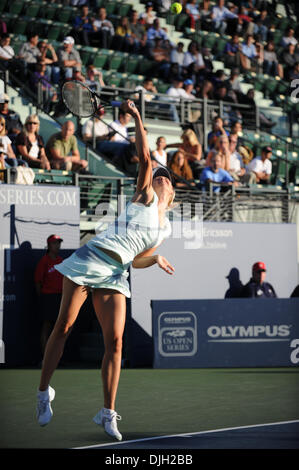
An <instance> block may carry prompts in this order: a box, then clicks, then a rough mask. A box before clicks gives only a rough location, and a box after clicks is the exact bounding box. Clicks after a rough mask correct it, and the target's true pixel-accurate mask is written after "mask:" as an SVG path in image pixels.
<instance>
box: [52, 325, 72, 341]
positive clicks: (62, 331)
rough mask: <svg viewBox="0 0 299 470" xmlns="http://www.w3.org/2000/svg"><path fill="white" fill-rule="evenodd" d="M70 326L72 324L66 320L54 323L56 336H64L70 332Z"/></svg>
mask: <svg viewBox="0 0 299 470" xmlns="http://www.w3.org/2000/svg"><path fill="white" fill-rule="evenodd" d="M72 326H73V325H72V324H71V323H70V322H68V321H60V322H58V323H56V325H55V332H56V334H57V336H59V337H61V338H66V337H67V336H68V335H69V334H70V332H71V329H72Z"/></svg>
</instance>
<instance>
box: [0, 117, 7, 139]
mask: <svg viewBox="0 0 299 470" xmlns="http://www.w3.org/2000/svg"><path fill="white" fill-rule="evenodd" d="M0 123H1V124H3V126H2V128H1V131H0V135H6V128H5V119H4V117H3V116H1V117H0Z"/></svg>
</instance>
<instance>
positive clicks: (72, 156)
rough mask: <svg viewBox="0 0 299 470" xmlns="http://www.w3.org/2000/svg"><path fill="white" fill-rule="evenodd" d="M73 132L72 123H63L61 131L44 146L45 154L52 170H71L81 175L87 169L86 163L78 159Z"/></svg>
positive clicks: (78, 154)
mask: <svg viewBox="0 0 299 470" xmlns="http://www.w3.org/2000/svg"><path fill="white" fill-rule="evenodd" d="M74 132H75V125H74V123H73V122H72V121H65V122H64V123H63V125H62V127H61V131H60V132H57V133H55V134H53V135H52V136H51V137H50V138H49V140H48V142H47V145H46V154H47V155H48V158H49V161H50V162H51V167H52V168H53V169H55V170H67V171H70V170H72V171H78V172H83V173H84V171H85V170H86V169H87V165H88V162H87V160H82V159H81V157H80V153H79V150H78V144H77V139H76V137H75V136H74Z"/></svg>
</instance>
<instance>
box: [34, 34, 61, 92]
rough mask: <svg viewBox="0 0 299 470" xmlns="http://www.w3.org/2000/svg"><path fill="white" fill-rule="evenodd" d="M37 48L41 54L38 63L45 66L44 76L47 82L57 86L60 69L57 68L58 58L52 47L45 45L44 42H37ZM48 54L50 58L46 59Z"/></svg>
mask: <svg viewBox="0 0 299 470" xmlns="http://www.w3.org/2000/svg"><path fill="white" fill-rule="evenodd" d="M37 47H38V49H39V50H40V53H41V57H40V59H39V63H40V62H42V63H44V64H46V74H45V75H46V77H47V79H48V81H49V82H53V83H56V84H58V83H59V79H60V69H59V67H58V57H57V54H56V52H55V49H54V47H53V46H52V44H50V43H49V44H47V43H46V41H39V43H38V45H37ZM48 52H49V53H50V55H51V57H48Z"/></svg>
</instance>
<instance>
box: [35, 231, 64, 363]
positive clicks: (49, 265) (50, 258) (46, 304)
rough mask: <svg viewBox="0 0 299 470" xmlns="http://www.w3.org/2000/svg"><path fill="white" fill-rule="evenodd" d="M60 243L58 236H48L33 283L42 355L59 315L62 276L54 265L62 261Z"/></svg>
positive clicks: (60, 239)
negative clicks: (39, 312)
mask: <svg viewBox="0 0 299 470" xmlns="http://www.w3.org/2000/svg"><path fill="white" fill-rule="evenodd" d="M62 241H63V240H62V238H60V237H59V236H58V235H50V236H49V237H48V238H47V244H48V248H47V253H46V254H45V255H44V256H43V257H42V258H41V259H40V261H39V262H38V264H37V266H36V270H35V276H34V281H35V287H36V292H37V295H38V296H39V298H40V307H41V312H42V318H43V325H42V331H41V347H42V353H43V354H44V351H45V347H46V344H47V341H48V338H49V336H50V334H51V331H52V329H53V327H54V325H55V322H56V319H57V316H58V313H59V307H60V301H61V293H62V280H63V276H62V274H60V272H59V271H57V270H56V269H55V268H54V265H55V264H60V263H61V262H62V261H63V258H61V256H59V254H58V253H59V250H60V246H61V242H62Z"/></svg>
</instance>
